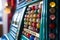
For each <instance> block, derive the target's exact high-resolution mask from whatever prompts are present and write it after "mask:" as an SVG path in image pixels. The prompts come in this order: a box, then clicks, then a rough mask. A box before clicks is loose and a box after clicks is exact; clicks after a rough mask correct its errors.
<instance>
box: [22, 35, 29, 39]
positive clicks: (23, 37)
mask: <svg viewBox="0 0 60 40" xmlns="http://www.w3.org/2000/svg"><path fill="white" fill-rule="evenodd" d="M21 40H29V39H28V38H27V37H25V36H24V35H22V37H21Z"/></svg>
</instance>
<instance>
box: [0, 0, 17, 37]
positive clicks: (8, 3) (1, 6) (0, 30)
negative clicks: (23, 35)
mask: <svg viewBox="0 0 60 40" xmlns="http://www.w3.org/2000/svg"><path fill="white" fill-rule="evenodd" d="M15 5H16V1H15V0H0V37H1V36H2V35H3V34H7V33H8V32H9V28H10V24H11V20H12V16H13V12H14V10H15ZM12 9H13V10H12Z"/></svg>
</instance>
